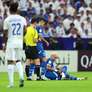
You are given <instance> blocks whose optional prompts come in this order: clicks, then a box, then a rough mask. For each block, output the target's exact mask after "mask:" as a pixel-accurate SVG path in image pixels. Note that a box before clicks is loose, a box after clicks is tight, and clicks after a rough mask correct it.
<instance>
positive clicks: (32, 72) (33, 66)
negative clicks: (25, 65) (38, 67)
mask: <svg viewBox="0 0 92 92" xmlns="http://www.w3.org/2000/svg"><path fill="white" fill-rule="evenodd" d="M34 69H35V64H34V62H33V60H31V61H30V67H29V77H28V78H27V80H32V76H33V74H34Z"/></svg>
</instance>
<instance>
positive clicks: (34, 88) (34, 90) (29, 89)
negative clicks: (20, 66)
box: [0, 72, 92, 92]
mask: <svg viewBox="0 0 92 92" xmlns="http://www.w3.org/2000/svg"><path fill="white" fill-rule="evenodd" d="M72 75H75V76H78V77H84V76H87V77H88V80H81V81H80V80H79V81H76V80H60V81H55V80H54V81H51V80H50V81H26V78H25V86H24V87H23V88H19V80H18V79H19V77H18V74H15V87H14V88H7V85H8V78H7V73H1V72H0V92H92V72H78V73H72Z"/></svg>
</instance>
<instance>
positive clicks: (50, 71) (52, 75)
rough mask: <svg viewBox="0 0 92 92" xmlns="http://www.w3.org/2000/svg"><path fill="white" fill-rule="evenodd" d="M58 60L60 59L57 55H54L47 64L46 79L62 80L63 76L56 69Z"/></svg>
mask: <svg viewBox="0 0 92 92" xmlns="http://www.w3.org/2000/svg"><path fill="white" fill-rule="evenodd" d="M56 59H59V57H58V55H57V54H56V53H53V54H51V56H50V58H49V59H48V60H47V62H46V69H45V77H46V78H48V79H50V80H60V79H61V75H60V73H59V72H58V71H57V69H56V63H55V61H56Z"/></svg>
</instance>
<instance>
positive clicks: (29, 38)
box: [24, 17, 40, 80]
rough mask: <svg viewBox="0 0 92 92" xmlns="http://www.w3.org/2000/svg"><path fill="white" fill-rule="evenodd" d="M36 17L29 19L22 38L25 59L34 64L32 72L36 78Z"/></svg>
mask: <svg viewBox="0 0 92 92" xmlns="http://www.w3.org/2000/svg"><path fill="white" fill-rule="evenodd" d="M36 25H37V19H36V18H35V17H34V18H32V20H31V25H30V26H29V27H28V28H27V32H26V34H25V37H24V40H25V44H26V49H25V54H26V57H27V60H30V61H31V65H35V69H34V74H35V75H37V79H38V80H39V79H40V59H39V56H38V50H37V47H36V46H37V42H38V32H37V30H36Z"/></svg>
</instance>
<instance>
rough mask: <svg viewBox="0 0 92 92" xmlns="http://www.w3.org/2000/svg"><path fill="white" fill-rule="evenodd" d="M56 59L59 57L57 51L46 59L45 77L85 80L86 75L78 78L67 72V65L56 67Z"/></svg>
mask: <svg viewBox="0 0 92 92" xmlns="http://www.w3.org/2000/svg"><path fill="white" fill-rule="evenodd" d="M56 59H59V57H58V55H57V53H53V54H52V55H51V57H50V58H49V59H48V60H47V64H46V71H45V77H46V78H48V79H50V80H62V79H65V80H66V79H67V80H85V79H86V77H82V78H78V77H75V76H72V75H70V74H69V73H68V72H67V66H63V67H61V68H58V66H57V65H56V64H55V61H56Z"/></svg>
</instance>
